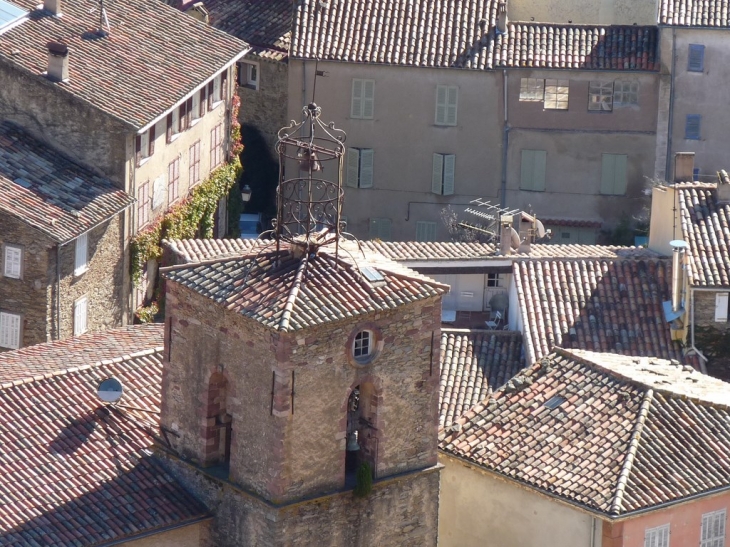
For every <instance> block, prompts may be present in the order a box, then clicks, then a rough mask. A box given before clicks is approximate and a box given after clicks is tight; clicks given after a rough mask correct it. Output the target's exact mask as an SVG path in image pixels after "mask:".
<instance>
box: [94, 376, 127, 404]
mask: <svg viewBox="0 0 730 547" xmlns="http://www.w3.org/2000/svg"><path fill="white" fill-rule="evenodd" d="M96 394H97V395H98V396H99V399H101V400H102V401H104V402H105V403H116V402H117V401H118V400H119V399H121V398H122V395H123V394H124V386H122V382H120V381H119V380H117V379H116V378H107V379H106V380H102V381H101V382H100V383H99V387H97V388H96Z"/></svg>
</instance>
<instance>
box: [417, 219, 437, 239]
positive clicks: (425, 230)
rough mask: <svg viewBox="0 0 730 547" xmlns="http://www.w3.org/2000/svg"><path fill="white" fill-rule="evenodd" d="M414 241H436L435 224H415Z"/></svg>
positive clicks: (423, 222)
mask: <svg viewBox="0 0 730 547" xmlns="http://www.w3.org/2000/svg"><path fill="white" fill-rule="evenodd" d="M416 241H436V223H435V222H425V221H418V222H416Z"/></svg>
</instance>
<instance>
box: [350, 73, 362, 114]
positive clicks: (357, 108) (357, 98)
mask: <svg viewBox="0 0 730 547" xmlns="http://www.w3.org/2000/svg"><path fill="white" fill-rule="evenodd" d="M362 96H363V89H362V80H357V79H354V80H352V107H351V108H350V117H351V118H362V99H363V97H362Z"/></svg>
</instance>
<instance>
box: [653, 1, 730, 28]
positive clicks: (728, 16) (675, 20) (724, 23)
mask: <svg viewBox="0 0 730 547" xmlns="http://www.w3.org/2000/svg"><path fill="white" fill-rule="evenodd" d="M659 24H660V25H670V26H678V27H728V26H730V13H729V11H728V5H727V1H726V0H661V1H660V2H659Z"/></svg>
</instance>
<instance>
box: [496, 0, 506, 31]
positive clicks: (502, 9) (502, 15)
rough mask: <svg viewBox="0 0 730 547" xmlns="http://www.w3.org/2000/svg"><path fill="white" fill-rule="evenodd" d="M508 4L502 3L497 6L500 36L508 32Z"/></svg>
mask: <svg viewBox="0 0 730 547" xmlns="http://www.w3.org/2000/svg"><path fill="white" fill-rule="evenodd" d="M507 23H508V19H507V2H504V1H502V2H500V3H499V4H498V5H497V30H498V31H499V32H500V34H504V33H505V32H507Z"/></svg>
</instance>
